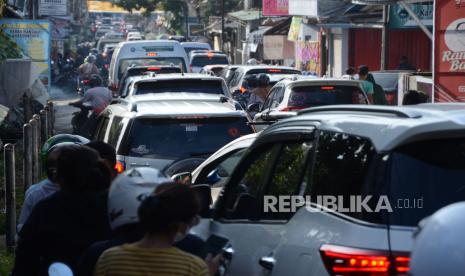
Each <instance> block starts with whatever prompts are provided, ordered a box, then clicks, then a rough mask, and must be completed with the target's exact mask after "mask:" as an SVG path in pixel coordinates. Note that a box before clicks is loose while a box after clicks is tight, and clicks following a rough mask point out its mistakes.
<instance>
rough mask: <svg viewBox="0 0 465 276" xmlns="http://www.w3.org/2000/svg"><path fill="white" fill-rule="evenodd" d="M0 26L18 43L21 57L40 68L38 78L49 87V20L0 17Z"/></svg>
mask: <svg viewBox="0 0 465 276" xmlns="http://www.w3.org/2000/svg"><path fill="white" fill-rule="evenodd" d="M0 26H1V28H2V29H3V31H4V32H5V33H6V34H7V35H8V36H10V37H11V38H12V39H13V40H15V41H16V43H17V44H18V45H19V47H20V48H21V51H22V54H23V58H26V59H31V60H32V63H33V65H34V67H36V68H39V69H40V75H39V78H40V80H41V81H42V83H43V84H44V85H45V86H46V87H47V88H48V89H50V87H49V84H50V46H51V45H50V29H51V28H50V22H49V21H47V20H17V19H2V20H0Z"/></svg>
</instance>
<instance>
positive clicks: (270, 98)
mask: <svg viewBox="0 0 465 276" xmlns="http://www.w3.org/2000/svg"><path fill="white" fill-rule="evenodd" d="M276 90H277V87H273V88H272V89H271V90H270V94H269V95H268V97H267V98H266V100H265V103H264V104H263V108H262V110H266V109H269V108H271V106H272V104H273V98H274V96H275V94H276Z"/></svg>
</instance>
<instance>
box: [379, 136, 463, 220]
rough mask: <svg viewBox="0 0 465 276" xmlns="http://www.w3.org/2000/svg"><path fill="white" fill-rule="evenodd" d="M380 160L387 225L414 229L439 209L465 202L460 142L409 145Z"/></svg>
mask: <svg viewBox="0 0 465 276" xmlns="http://www.w3.org/2000/svg"><path fill="white" fill-rule="evenodd" d="M384 160H385V162H386V168H387V169H386V176H385V177H384V180H385V184H387V185H386V186H388V187H389V199H390V202H391V205H392V207H393V208H392V209H393V212H390V213H389V222H390V223H391V224H394V225H402V226H416V225H418V223H419V222H420V220H422V219H423V218H425V217H427V216H430V215H432V214H433V213H434V212H436V211H437V210H439V209H440V208H442V207H444V206H446V205H449V204H452V203H455V202H459V201H464V200H465V182H464V179H465V142H464V139H463V138H460V139H441V140H432V141H422V142H415V143H411V144H408V145H405V146H402V147H401V148H399V149H396V150H394V151H393V152H392V153H390V154H389V155H387V156H385V158H384ZM395 206H396V207H397V208H394V207H395Z"/></svg>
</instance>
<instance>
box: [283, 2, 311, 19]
mask: <svg viewBox="0 0 465 276" xmlns="http://www.w3.org/2000/svg"><path fill="white" fill-rule="evenodd" d="M289 14H290V15H304V16H310V17H317V16H318V0H289Z"/></svg>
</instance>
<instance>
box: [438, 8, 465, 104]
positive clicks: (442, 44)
mask: <svg viewBox="0 0 465 276" xmlns="http://www.w3.org/2000/svg"><path fill="white" fill-rule="evenodd" d="M435 3H436V6H435V23H434V24H435V31H434V84H435V89H434V99H435V101H436V102H465V0H454V1H449V0H437V1H435Z"/></svg>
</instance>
